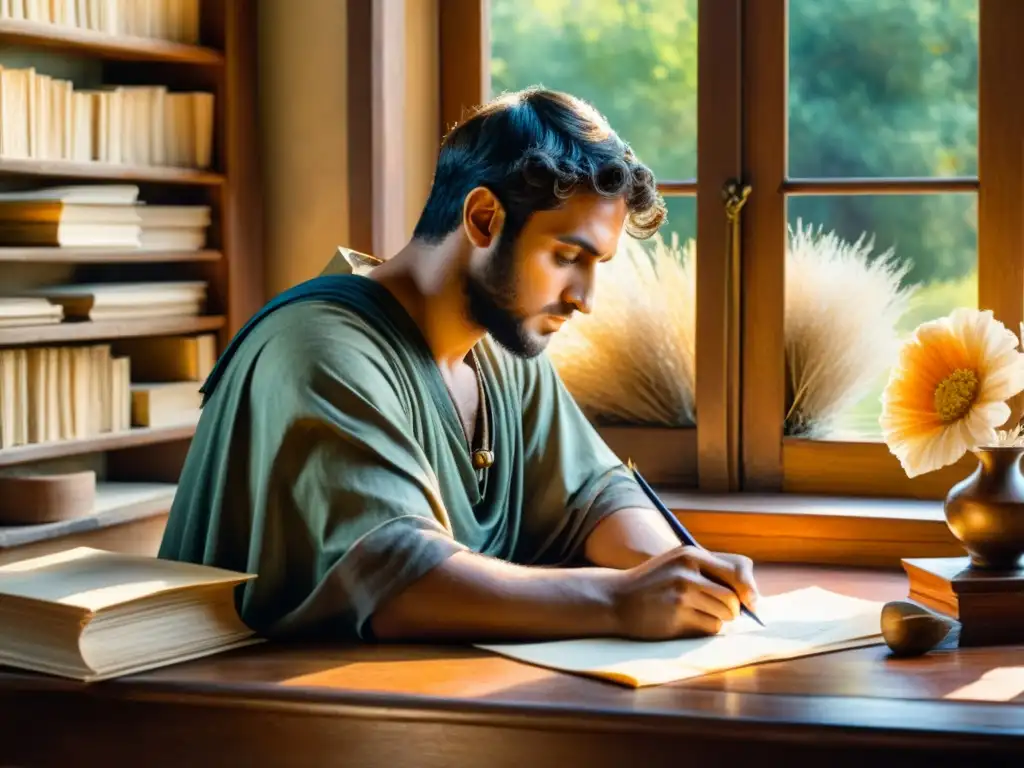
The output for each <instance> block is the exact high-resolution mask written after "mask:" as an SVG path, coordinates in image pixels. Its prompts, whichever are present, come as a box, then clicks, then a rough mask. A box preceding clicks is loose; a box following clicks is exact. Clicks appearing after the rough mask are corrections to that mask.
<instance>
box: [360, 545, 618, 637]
mask: <svg viewBox="0 0 1024 768" xmlns="http://www.w3.org/2000/svg"><path fill="white" fill-rule="evenodd" d="M616 576H617V574H616V573H615V571H612V570H608V569H602V568H529V567H525V566H518V565H512V564H510V563H506V562H504V561H501V560H496V559H493V558H489V557H484V556H481V555H477V554H474V553H471V552H457V553H455V554H454V555H452V556H451V557H449V558H448V559H447V560H445V561H444V562H443V563H442V564H441V565H439V566H437V567H436V568H434V569H433V570H431V571H430V572H429V573H427V574H426V575H425V576H423V577H422V578H420V579H418V580H417V581H415V582H413V583H412V584H410V585H409V586H408V587H406V588H405V589H404V590H403V591H402V592H401V593H399V594H398V595H396V596H394V597H392V598H391V599H389V600H387V601H386V602H385V603H384V604H382V605H381V606H379V607H378V609H377V610H376V611H375V613H374V615H373V619H372V625H373V631H374V634H375V635H376V636H377V637H378V638H379V639H382V640H421V639H422V640H426V639H448V638H453V639H465V638H473V639H474V640H487V639H509V640H515V639H520V638H522V639H526V638H529V639H557V638H569V637H584V636H594V635H606V636H607V635H611V634H614V633H615V632H616V631H617V621H616V616H615V609H614V604H613V601H614V594H613V592H614V582H615V579H616Z"/></svg>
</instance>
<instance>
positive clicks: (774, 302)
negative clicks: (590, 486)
mask: <svg viewBox="0 0 1024 768" xmlns="http://www.w3.org/2000/svg"><path fill="white" fill-rule="evenodd" d="M787 5H788V4H787V0H755V2H749V0H748V2H747V13H748V17H747V29H756V30H758V34H756V35H751V36H748V39H747V40H746V41H745V42H746V50H745V52H744V53H745V58H744V61H745V64H746V65H747V80H748V82H749V83H750V88H748V89H747V102H746V104H745V106H746V114H745V119H746V121H747V123H748V124H749V125H756V126H758V129H757V130H756V131H749V132H748V133H747V168H748V172H749V174H750V180H751V183H752V185H753V187H754V192H753V194H752V195H751V199H750V203H749V204H748V206H747V208H748V211H747V213H746V216H745V218H744V225H745V232H744V237H745V240H744V246H745V247H744V282H745V284H746V285H748V286H749V285H753V284H757V285H758V290H757V291H756V292H755V291H753V290H747V291H745V292H744V317H745V323H744V373H745V376H744V379H743V402H742V410H743V468H744V474H745V481H746V482H745V484H744V489H745V490H750V491H775V492H794V493H804V494H808V493H810V494H815V493H843V494H851V495H858V496H870V497H883V496H895V497H904V498H930V499H942V498H944V496H945V494H946V492H947V491H948V490H949V488H950V487H951V486H952V485H953V484H954V483H955V482H956V481H957V480H959V479H962V478H963V477H965V476H967V475H968V474H969V473H970V471H971V469H972V468H973V466H974V461H973V460H972V459H970V458H965V459H963V460H962V461H960V462H958V463H957V464H956V465H954V466H951V467H947V468H945V469H943V470H941V471H938V472H935V473H933V474H930V475H925V476H923V477H919V478H915V479H909V478H907V477H906V475H905V473H904V472H903V470H902V469H901V468H900V466H899V463H898V461H897V460H896V458H895V457H894V456H892V455H891V453H890V452H889V450H888V448H887V447H886V446H885V445H884V444H882V443H872V442H827V441H809V440H804V439H798V438H784V437H783V434H782V428H783V425H782V418H781V414H782V413H783V408H784V382H785V370H784V365H785V363H784V354H783V339H782V328H783V278H784V266H785V239H786V230H785V227H786V217H785V210H786V208H785V199H786V197H787V196H788V195H796V194H804V195H806V194H907V193H942V192H951V191H955V192H963V191H976V192H977V194H978V302H979V306H981V307H983V308H986V309H991V310H993V312H994V314H995V316H996V318H997V319H999V320H1001V321H1002V322H1003V323H1005V324H1006V326H1007V327H1008V328H1011V329H1013V330H1014V331H1016V330H1017V329H1018V327H1019V324H1020V322H1021V320H1022V319H1024V209H1022V200H1024V105H1022V104H1021V102H1020V99H1019V97H1015V96H1014V95H1013V94H1014V93H1015V91H1016V87H1017V84H1016V81H1015V78H1014V75H1015V74H1017V75H1019V73H1021V72H1024V48H1022V47H1021V46H1020V45H1019V42H1018V41H1017V40H1016V39H1015V35H1014V33H1013V30H1016V29H1020V28H1021V25H1022V24H1024V4H1022V3H1015V2H1013V0H979V10H980V25H979V49H980V52H979V57H980V61H979V64H980V67H979V69H980V74H979V83H978V88H979V94H978V100H979V115H978V122H979V126H978V176H977V178H967V179H941V178H937V179H907V178H888V179H886V178H880V179H793V178H790V177H789V176H788V174H787V162H786V161H787V152H786V150H787V147H786V143H787V142H786V139H787V112H788V109H787V99H786V92H787V77H786V73H787V59H788V45H787V39H786V26H787ZM1018 413H1019V410H1018Z"/></svg>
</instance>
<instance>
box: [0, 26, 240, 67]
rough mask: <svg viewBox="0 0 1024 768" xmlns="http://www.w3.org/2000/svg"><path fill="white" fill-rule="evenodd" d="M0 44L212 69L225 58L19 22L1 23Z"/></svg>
mask: <svg viewBox="0 0 1024 768" xmlns="http://www.w3.org/2000/svg"><path fill="white" fill-rule="evenodd" d="M0 42H2V43H7V44H15V45H23V46H33V47H38V48H49V49H56V50H61V51H68V52H79V53H83V54H89V55H93V56H101V57H104V58H107V59H117V60H121V61H165V62H174V63H178V64H196V65H202V66H214V67H219V66H223V64H224V54H222V53H221V52H220V51H217V50H214V49H213V48H204V47H202V46H198V45H186V44H184V43H175V42H172V41H170V40H157V39H154V38H149V37H134V36H131V37H130V36H127V35H109V34H106V33H104V32H97V31H95V30H91V29H80V28H78V27H70V26H67V27H66V26H61V25H57V24H46V23H44V22H38V21H26V20H22V19H0Z"/></svg>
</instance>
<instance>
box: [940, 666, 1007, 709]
mask: <svg viewBox="0 0 1024 768" xmlns="http://www.w3.org/2000/svg"><path fill="white" fill-rule="evenodd" d="M1021 694H1024V667H996V668H995V669H990V670H989V671H988V672H986V673H985V674H983V675H982V676H981V677H979V678H978V679H977V680H975V681H974V682H973V683H968V684H967V685H964V686H961V687H960V688H957V689H956V690H955V691H950V692H949V693H947V694H946V695H945V696H943V697H942V698H944V699H953V700H958V701H1012V700H1013V699H1016V698H1017V697H1018V696H1020V695H1021Z"/></svg>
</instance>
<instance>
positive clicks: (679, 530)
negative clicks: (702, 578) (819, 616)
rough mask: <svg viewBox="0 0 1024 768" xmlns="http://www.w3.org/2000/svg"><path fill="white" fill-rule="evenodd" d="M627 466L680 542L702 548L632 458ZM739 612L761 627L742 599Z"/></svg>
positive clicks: (761, 622) (758, 620) (759, 621)
mask: <svg viewBox="0 0 1024 768" xmlns="http://www.w3.org/2000/svg"><path fill="white" fill-rule="evenodd" d="M627 466H628V467H629V470H630V472H632V473H633V477H634V478H635V479H636V481H637V483H638V484H639V485H640V488H641V490H643V492H644V494H645V495H646V496H647V498H648V499H650V501H651V503H652V504H653V505H654V506H655V508H656V509H657V510H658V512H660V513H661V516H662V517H663V518H665V522H666V523H668V524H669V527H671V528H672V530H673V531H674V532H675V534H676V536H677V537H678V538H679V540H680V542H682V544H683V545H685V546H690V547H698V548H700V549H703V547H701V546H700V544H698V543H697V540H696V539H695V538H693V536H692V535H691V534H690V532H689V531H687V530H686V528H685V526H683V524H682V523H681V522H679V520H678V519H677V518H676V516H675V515H673V514H672V513H671V512H669V510H668V507H666V506H665V505H664V504H663V503H662V501H661V499H659V498H658V496H657V494H655V492H654V490H653V489H652V488H651V486H649V485H648V484H647V481H646V480H644V478H643V476H642V475H641V474H640V471H639V470H638V469H637V468H636V465H635V464H633V460H632V459H630V460H629V461H628V462H627ZM723 586H728V585H723ZM740 612H741V613H743V615H745V616H749V617H750V618H751V619H753V620H754V621H756V622H757V623H758V624H760V625H761V626H762V627H763V626H764V622H763V621H761V620H760V619H759V618H758V617H757V615H756V614H755V613H754V612H753V611H751V610H750V609H749V608H747V606H745V605H743V603H742V601H741V602H740Z"/></svg>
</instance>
